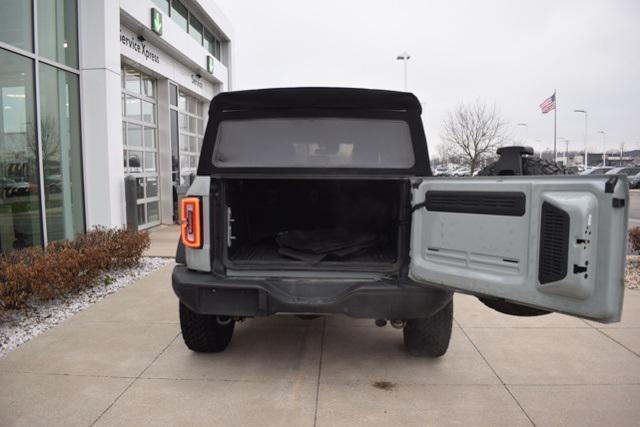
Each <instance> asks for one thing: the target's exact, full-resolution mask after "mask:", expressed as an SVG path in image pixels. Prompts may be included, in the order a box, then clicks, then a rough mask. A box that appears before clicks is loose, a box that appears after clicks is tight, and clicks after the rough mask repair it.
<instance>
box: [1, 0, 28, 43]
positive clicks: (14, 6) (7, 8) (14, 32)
mask: <svg viewBox="0 0 640 427" xmlns="http://www.w3.org/2000/svg"><path fill="white" fill-rule="evenodd" d="M1 8H2V13H0V41H2V42H5V43H8V44H10V45H12V46H15V47H17V48H19V49H23V50H27V51H29V52H32V51H33V37H32V25H31V15H32V10H31V1H25V0H2V6H1Z"/></svg>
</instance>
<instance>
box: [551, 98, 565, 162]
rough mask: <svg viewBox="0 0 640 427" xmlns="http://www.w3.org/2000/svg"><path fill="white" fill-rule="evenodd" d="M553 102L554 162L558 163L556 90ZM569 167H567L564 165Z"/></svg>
mask: <svg viewBox="0 0 640 427" xmlns="http://www.w3.org/2000/svg"><path fill="white" fill-rule="evenodd" d="M553 100H554V103H555V105H554V107H555V108H554V109H553V161H554V162H557V161H558V156H557V154H556V134H557V129H558V96H557V95H556V90H555V89H554V90H553ZM564 166H565V167H567V165H564Z"/></svg>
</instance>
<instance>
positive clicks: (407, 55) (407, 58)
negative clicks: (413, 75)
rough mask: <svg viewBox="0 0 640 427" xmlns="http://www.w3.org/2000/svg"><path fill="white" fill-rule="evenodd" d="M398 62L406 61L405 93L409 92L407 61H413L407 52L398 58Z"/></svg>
mask: <svg viewBox="0 0 640 427" xmlns="http://www.w3.org/2000/svg"><path fill="white" fill-rule="evenodd" d="M396 59H397V60H398V61H404V91H405V92H406V91H407V61H409V59H411V55H409V54H408V53H407V52H402V53H401V54H400V55H398V56H397V57H396Z"/></svg>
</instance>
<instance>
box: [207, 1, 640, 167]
mask: <svg viewBox="0 0 640 427" xmlns="http://www.w3.org/2000/svg"><path fill="white" fill-rule="evenodd" d="M217 4H218V5H219V6H220V8H221V9H222V11H223V12H224V13H225V14H226V16H227V17H228V18H229V20H230V21H231V23H232V26H233V31H234V33H233V36H234V37H233V40H232V44H233V58H232V61H233V70H232V72H233V82H232V86H233V89H235V90H241V89H255V88H268V87H291V86H343V87H345V86H346V87H364V88H376V89H389V90H403V81H404V80H403V64H402V61H398V60H396V57H397V56H398V54H400V53H403V52H405V51H406V52H408V53H409V54H410V55H411V59H410V60H409V62H408V90H409V91H410V92H413V93H414V94H415V95H416V96H417V97H418V98H419V99H420V101H421V103H422V106H423V113H422V120H423V122H424V124H425V131H426V134H427V140H428V143H429V148H430V150H431V153H432V155H435V154H436V146H437V145H438V144H439V143H440V141H441V140H440V133H441V127H442V122H443V120H444V119H445V118H446V116H447V113H448V112H449V111H451V110H453V109H454V108H456V107H457V106H458V105H460V104H461V103H472V102H475V101H479V102H483V103H487V104H490V105H492V104H495V106H496V107H497V109H498V111H499V112H500V115H501V116H502V118H503V119H504V120H506V121H508V122H509V127H508V128H509V134H510V136H511V138H512V140H513V141H514V142H523V141H526V143H527V145H532V146H533V147H534V148H535V149H536V150H542V149H552V147H553V112H551V113H549V114H545V115H543V114H541V112H540V109H539V108H538V105H539V104H540V103H541V102H542V101H543V100H544V99H545V98H547V97H548V96H550V95H551V94H552V93H553V92H554V90H557V120H558V124H557V132H558V133H557V135H558V139H557V141H558V150H559V151H560V150H561V149H562V150H564V147H565V139H568V140H569V149H570V150H584V126H585V121H584V115H583V114H579V113H574V112H573V110H574V109H585V110H587V112H588V123H587V124H588V132H587V141H588V146H589V150H590V151H595V150H598V151H600V152H601V150H602V147H603V135H602V134H600V133H598V131H600V130H602V131H604V132H606V135H605V139H604V143H605V144H606V147H607V149H609V150H612V149H619V147H620V144H621V143H624V147H625V150H629V149H640V1H638V0H626V1H625V0H619V1H618V0H582V1H578V0H575V1H574V0H563V1H550V0H536V1H513V0H483V1H473V0H467V1H462V0H453V1H420V0H396V1H388V0H387V1H382V0H342V1H339V0H322V1H320V0H316V1H311V0H268V1H265V0H217ZM518 123H526V125H527V126H522V125H521V126H518Z"/></svg>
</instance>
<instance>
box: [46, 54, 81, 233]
mask: <svg viewBox="0 0 640 427" xmlns="http://www.w3.org/2000/svg"><path fill="white" fill-rule="evenodd" d="M39 73H40V132H41V141H42V168H43V174H44V196H45V208H46V216H47V238H48V240H49V241H53V240H61V239H72V238H74V237H75V236H76V235H77V234H80V233H83V232H84V197H83V191H82V167H81V165H82V154H81V147H80V111H79V108H78V107H79V99H80V88H79V84H78V76H77V75H75V74H72V73H69V72H67V71H64V70H60V69H58V68H54V67H52V66H50V65H47V64H44V63H40V65H39Z"/></svg>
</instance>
